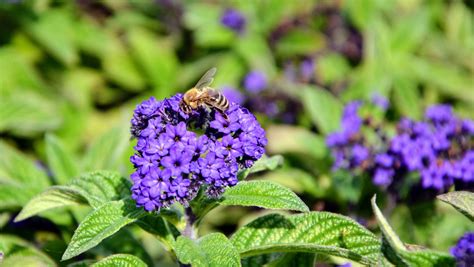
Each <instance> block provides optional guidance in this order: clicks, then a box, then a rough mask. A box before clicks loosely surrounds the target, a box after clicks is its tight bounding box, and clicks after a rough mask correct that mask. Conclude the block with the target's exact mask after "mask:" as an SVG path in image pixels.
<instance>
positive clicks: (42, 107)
mask: <svg viewBox="0 0 474 267" xmlns="http://www.w3.org/2000/svg"><path fill="white" fill-rule="evenodd" d="M20 89H21V90H20ZM0 93H1V92H0ZM56 101H57V100H56ZM61 117H62V115H61V113H60V112H58V108H57V104H56V102H55V101H54V98H52V97H47V96H43V95H41V94H39V93H36V92H33V91H29V90H24V88H18V90H15V91H14V92H11V93H6V94H3V95H2V108H1V109H0V131H1V132H3V131H8V132H11V133H13V134H14V135H17V136H27V137H29V136H32V135H36V134H38V133H41V132H43V131H47V130H54V129H56V128H57V127H58V126H59V125H60V123H61ZM19 122H21V123H19Z"/></svg>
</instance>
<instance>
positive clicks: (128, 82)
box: [102, 34, 146, 91]
mask: <svg viewBox="0 0 474 267" xmlns="http://www.w3.org/2000/svg"><path fill="white" fill-rule="evenodd" d="M102 65H103V68H104V71H105V74H106V76H107V77H108V78H109V79H111V80H112V81H113V82H115V83H117V84H118V85H120V86H122V87H123V88H124V89H125V90H128V91H141V90H143V89H144V88H145V85H146V82H145V79H144V78H143V76H142V74H141V73H140V71H139V70H138V68H137V66H136V65H135V63H134V62H133V58H132V57H131V56H130V53H129V52H128V51H127V48H126V47H125V45H124V44H123V43H122V42H121V40H120V37H118V36H115V35H113V34H109V35H108V36H107V43H106V44H105V49H104V53H102Z"/></svg>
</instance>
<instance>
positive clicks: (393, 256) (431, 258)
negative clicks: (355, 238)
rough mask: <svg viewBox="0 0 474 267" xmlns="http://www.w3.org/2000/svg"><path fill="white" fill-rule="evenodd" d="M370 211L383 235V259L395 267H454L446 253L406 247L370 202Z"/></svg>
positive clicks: (373, 199)
mask: <svg viewBox="0 0 474 267" xmlns="http://www.w3.org/2000/svg"><path fill="white" fill-rule="evenodd" d="M371 203H372V209H373V211H374V213H375V217H376V218H377V222H378V224H379V227H380V229H381V230H382V234H383V240H384V242H383V248H382V251H383V253H384V255H385V257H386V258H387V259H388V260H389V261H391V262H392V263H393V264H395V265H397V266H420V267H422V266H454V265H455V261H454V258H453V257H452V256H451V255H449V254H446V253H442V252H438V251H433V250H429V249H425V248H423V247H420V246H406V245H405V244H403V242H402V241H401V240H400V238H399V237H398V235H397V234H396V233H395V231H394V230H393V229H392V227H391V226H390V225H389V223H388V222H387V220H386V219H385V217H384V216H383V214H382V212H381V211H380V209H379V208H378V207H377V204H376V197H375V196H374V197H373V198H372V200H371Z"/></svg>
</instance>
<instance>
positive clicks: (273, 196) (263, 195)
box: [220, 180, 309, 212]
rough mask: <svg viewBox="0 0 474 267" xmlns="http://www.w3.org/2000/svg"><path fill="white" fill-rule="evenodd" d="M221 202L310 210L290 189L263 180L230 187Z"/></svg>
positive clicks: (222, 203) (225, 203)
mask: <svg viewBox="0 0 474 267" xmlns="http://www.w3.org/2000/svg"><path fill="white" fill-rule="evenodd" d="M220 204H221V205H238V206H257V207H261V208H266V209H287V210H297V211H303V212H304V211H309V208H308V207H307V206H306V205H305V204H304V202H303V201H302V200H301V199H300V198H299V197H298V196H297V195H296V194H295V193H293V192H292V191H291V190H290V189H288V188H286V187H283V186H281V185H279V184H276V183H274V182H270V181H263V180H255V181H248V182H246V181H243V182H239V183H238V184H237V185H236V186H234V187H230V188H228V189H227V190H226V191H225V192H224V194H223V200H222V202H221V203H220Z"/></svg>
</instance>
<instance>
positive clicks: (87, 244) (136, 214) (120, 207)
mask: <svg viewBox="0 0 474 267" xmlns="http://www.w3.org/2000/svg"><path fill="white" fill-rule="evenodd" d="M144 214H145V212H144V211H143V210H142V209H138V208H136V207H135V203H134V202H133V201H129V200H119V201H110V202H106V203H104V204H103V205H102V206H100V207H98V208H97V209H96V210H94V211H92V212H91V213H89V215H87V217H86V218H85V219H84V220H83V221H82V222H81V224H80V225H79V227H77V229H76V231H75V232H74V235H73V236H72V238H71V242H70V243H69V245H68V247H67V249H66V251H65V252H64V254H63V256H62V260H68V259H70V258H72V257H74V256H77V255H79V254H81V253H83V252H85V251H87V250H89V249H91V248H93V247H95V246H97V245H98V244H99V243H100V242H101V241H102V240H104V239H105V238H107V237H109V236H111V235H113V234H115V233H116V232H117V231H119V230H120V229H121V228H122V227H124V226H126V225H128V224H130V223H132V222H134V221H136V220H137V219H139V218H140V217H142V216H143V215H144Z"/></svg>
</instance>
